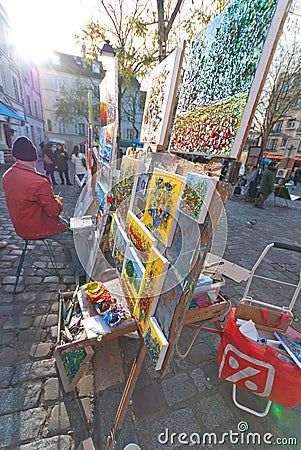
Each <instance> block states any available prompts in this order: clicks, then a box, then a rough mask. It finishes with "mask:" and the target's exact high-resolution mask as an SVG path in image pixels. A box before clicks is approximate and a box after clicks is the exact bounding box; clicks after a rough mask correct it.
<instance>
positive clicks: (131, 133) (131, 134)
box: [126, 128, 134, 141]
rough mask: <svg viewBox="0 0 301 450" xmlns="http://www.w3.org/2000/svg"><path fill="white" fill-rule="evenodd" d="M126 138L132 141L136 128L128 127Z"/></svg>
mask: <svg viewBox="0 0 301 450" xmlns="http://www.w3.org/2000/svg"><path fill="white" fill-rule="evenodd" d="M126 139H127V140H128V141H132V140H133V139H134V130H133V129H132V128H128V129H127V130H126Z"/></svg>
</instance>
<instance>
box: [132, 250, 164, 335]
mask: <svg viewBox="0 0 301 450" xmlns="http://www.w3.org/2000/svg"><path fill="white" fill-rule="evenodd" d="M168 265H169V262H168V260H167V259H166V258H165V257H164V256H163V255H162V254H161V253H160V252H159V250H158V249H157V248H156V247H153V248H152V249H151V251H150V255H149V259H148V261H147V263H146V266H145V274H144V277H143V280H142V284H141V288H140V292H139V296H138V299H137V302H136V306H135V309H134V317H135V318H136V320H137V322H138V323H139V326H140V329H141V332H142V334H144V333H145V330H146V328H147V326H148V322H149V319H150V317H151V316H153V315H154V313H155V310H156V306H157V303H158V299H159V294H160V293H161V290H162V286H163V283H164V279H165V276H166V272H167V269H168Z"/></svg>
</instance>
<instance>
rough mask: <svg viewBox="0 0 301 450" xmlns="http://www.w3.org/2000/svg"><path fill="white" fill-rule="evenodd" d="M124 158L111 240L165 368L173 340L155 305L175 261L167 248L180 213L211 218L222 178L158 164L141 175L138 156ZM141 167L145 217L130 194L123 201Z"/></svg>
mask: <svg viewBox="0 0 301 450" xmlns="http://www.w3.org/2000/svg"><path fill="white" fill-rule="evenodd" d="M123 161H124V162H122V167H121V174H122V176H123V175H124V174H125V177H124V179H121V181H120V183H119V186H118V188H117V191H118V194H119V197H118V203H119V201H120V207H119V208H118V209H117V210H116V212H115V213H114V214H113V216H112V223H111V228H110V234H109V245H110V248H111V251H112V255H113V258H114V261H115V266H116V269H117V271H118V273H119V275H120V280H121V285H122V288H123V291H124V294H125V297H126V299H127V303H128V307H129V309H130V311H131V313H132V314H133V316H134V317H135V319H136V321H137V323H138V325H139V328H140V331H141V333H142V335H143V336H144V338H145V342H146V346H147V348H148V350H149V353H150V356H151V358H152V360H153V362H154V364H155V367H156V369H157V370H159V369H160V368H161V366H162V363H163V360H164V355H165V353H166V351H167V347H168V341H167V339H166V337H165V336H164V334H163V332H162V330H161V328H160V326H159V324H158V321H157V319H156V317H155V311H156V306H157V303H158V300H159V297H160V294H162V288H163V283H164V279H165V277H166V274H167V270H168V268H170V267H171V264H170V262H169V261H168V259H167V257H166V256H164V255H163V253H166V249H167V247H170V246H171V244H172V241H173V237H174V232H175V228H176V224H177V219H178V217H179V214H180V213H182V214H185V215H186V216H188V217H189V218H190V219H192V220H194V221H196V222H197V223H203V222H204V221H205V217H206V214H207V209H208V207H209V205H210V202H211V199H212V196H213V193H214V190H215V186H216V183H217V178H213V177H209V176H207V175H200V174H197V173H187V175H186V177H183V176H181V175H178V174H174V173H171V172H168V171H166V170H162V169H158V168H154V169H153V172H152V174H151V173H149V174H145V173H142V174H140V175H139V161H138V160H135V159H134V158H129V157H126V158H124V160H123ZM131 165H132V171H130V172H131V174H130V177H131V179H130V180H129V176H128V175H129V167H130V166H131ZM125 167H126V169H125ZM135 169H137V172H135ZM135 173H136V184H135V186H136V188H137V191H139V190H140V191H142V190H143V192H144V194H145V195H146V203H145V209H144V212H141V213H140V214H139V217H137V215H136V214H134V212H133V211H132V210H131V208H132V205H129V204H128V202H126V200H125V201H124V202H123V203H122V199H126V198H127V196H128V194H129V192H128V191H129V190H130V192H131V193H132V189H133V185H134V180H135ZM147 185H149V189H148V190H146V187H147ZM125 191H126V192H125ZM160 250H161V251H160Z"/></svg>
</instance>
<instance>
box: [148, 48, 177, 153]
mask: <svg viewBox="0 0 301 450" xmlns="http://www.w3.org/2000/svg"><path fill="white" fill-rule="evenodd" d="M182 53H183V49H182V48H177V49H176V50H174V51H173V52H172V53H171V54H170V55H169V56H168V57H167V58H166V59H164V61H162V62H161V63H160V64H159V65H158V66H157V67H156V68H155V69H154V70H153V71H152V73H151V76H150V88H149V90H148V92H147V96H146V101H145V107H144V114H143V119H142V128H141V135H140V140H141V142H147V143H152V144H155V145H161V146H164V144H165V142H166V138H167V136H168V132H169V126H170V119H171V114H172V107H173V101H174V96H175V92H176V88H177V85H178V77H179V72H180V70H181V64H182Z"/></svg>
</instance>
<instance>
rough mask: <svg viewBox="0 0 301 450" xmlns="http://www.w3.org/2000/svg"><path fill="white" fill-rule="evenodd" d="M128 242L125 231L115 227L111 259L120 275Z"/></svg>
mask: <svg viewBox="0 0 301 450" xmlns="http://www.w3.org/2000/svg"><path fill="white" fill-rule="evenodd" d="M129 245H130V240H129V239H128V237H127V235H126V233H125V231H124V230H123V228H122V227H121V226H118V225H117V230H116V235H115V245H114V249H113V255H112V256H113V259H114V261H115V267H116V269H117V270H118V272H119V273H122V270H123V265H124V259H125V255H126V253H127V250H128V247H129Z"/></svg>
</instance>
